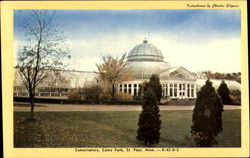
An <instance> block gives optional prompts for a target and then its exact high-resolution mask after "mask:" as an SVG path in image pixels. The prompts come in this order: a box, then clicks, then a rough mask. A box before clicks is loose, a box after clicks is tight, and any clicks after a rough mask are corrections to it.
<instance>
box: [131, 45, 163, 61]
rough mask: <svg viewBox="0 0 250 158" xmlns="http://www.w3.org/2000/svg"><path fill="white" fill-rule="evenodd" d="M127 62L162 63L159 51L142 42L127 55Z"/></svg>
mask: <svg viewBox="0 0 250 158" xmlns="http://www.w3.org/2000/svg"><path fill="white" fill-rule="evenodd" d="M127 60H128V61H163V56H162V53H161V51H160V50H159V49H158V48H156V47H155V46H154V45H152V44H150V43H148V41H147V40H144V41H143V43H141V44H138V45H136V46H135V47H134V48H133V49H132V50H131V51H130V52H129V54H128V57H127Z"/></svg>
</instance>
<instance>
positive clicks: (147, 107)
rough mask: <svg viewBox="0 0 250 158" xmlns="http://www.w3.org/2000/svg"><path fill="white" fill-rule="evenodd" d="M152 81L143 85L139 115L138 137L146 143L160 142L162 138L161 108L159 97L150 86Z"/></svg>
mask: <svg viewBox="0 0 250 158" xmlns="http://www.w3.org/2000/svg"><path fill="white" fill-rule="evenodd" d="M150 85H152V83H145V84H144V87H143V102H142V112H141V114H140V117H139V122H138V126H139V128H138V130H137V137H136V138H137V139H138V140H140V141H144V143H145V145H146V146H147V145H151V144H158V143H159V140H160V128H161V120H160V114H159V112H160V110H159V107H158V105H157V97H156V96H155V93H154V90H153V89H152V87H150Z"/></svg>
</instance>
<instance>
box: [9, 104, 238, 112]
mask: <svg viewBox="0 0 250 158" xmlns="http://www.w3.org/2000/svg"><path fill="white" fill-rule="evenodd" d="M39 105H40V106H36V107H35V111H138V110H141V109H142V108H141V105H72V104H64V105H62V104H39ZM193 108H194V106H193V105H191V106H190V105H186V106H182V105H161V106H160V110H193ZM240 108H241V106H233V105H225V106H224V109H226V110H230V109H240ZM14 111H30V107H29V106H14Z"/></svg>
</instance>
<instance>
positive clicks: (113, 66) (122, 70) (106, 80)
mask: <svg viewBox="0 0 250 158" xmlns="http://www.w3.org/2000/svg"><path fill="white" fill-rule="evenodd" d="M125 57H126V54H123V55H122V57H121V58H115V57H113V56H111V55H109V56H104V57H103V58H102V59H103V63H102V64H96V66H97V68H98V72H97V74H98V77H99V79H100V81H102V83H103V85H104V86H107V87H108V89H109V91H110V95H111V97H112V100H113V101H115V85H116V84H118V83H120V82H122V81H126V80H130V79H131V78H132V77H131V73H130V68H129V67H128V66H127V64H126V61H125Z"/></svg>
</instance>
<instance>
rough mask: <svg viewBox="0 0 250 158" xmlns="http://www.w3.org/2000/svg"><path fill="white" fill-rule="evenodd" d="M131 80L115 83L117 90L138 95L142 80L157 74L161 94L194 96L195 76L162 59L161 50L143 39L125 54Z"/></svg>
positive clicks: (183, 97) (183, 96) (175, 96)
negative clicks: (130, 72)
mask: <svg viewBox="0 0 250 158" xmlns="http://www.w3.org/2000/svg"><path fill="white" fill-rule="evenodd" d="M127 65H128V66H129V67H130V68H131V71H132V76H133V80H132V81H126V82H123V83H121V84H118V85H117V90H118V92H120V93H121V92H122V93H129V94H131V95H133V96H138V95H140V87H141V84H142V82H143V81H145V80H149V78H150V76H151V75H152V74H157V75H158V76H159V78H160V82H161V85H162V96H163V97H167V98H170V99H189V98H190V99H193V98H196V84H195V83H196V78H195V76H194V74H193V73H191V72H189V71H188V70H187V69H185V68H184V67H172V66H171V65H170V64H169V63H168V62H166V61H164V57H163V55H162V53H161V51H160V50H159V49H158V48H157V47H155V46H154V45H153V44H150V43H148V41H147V40H144V41H143V42H142V43H141V44H138V45H136V46H135V47H134V48H133V49H131V51H130V52H129V54H128V56H127Z"/></svg>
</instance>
